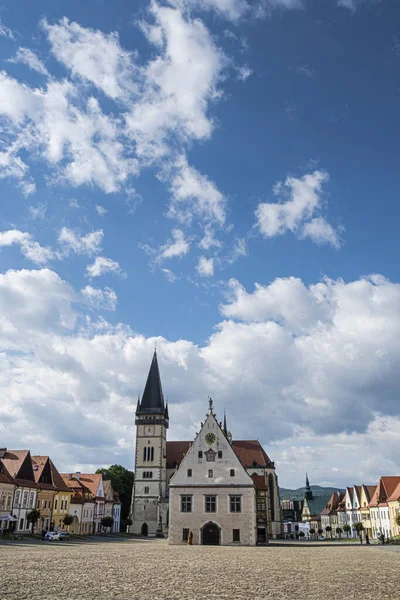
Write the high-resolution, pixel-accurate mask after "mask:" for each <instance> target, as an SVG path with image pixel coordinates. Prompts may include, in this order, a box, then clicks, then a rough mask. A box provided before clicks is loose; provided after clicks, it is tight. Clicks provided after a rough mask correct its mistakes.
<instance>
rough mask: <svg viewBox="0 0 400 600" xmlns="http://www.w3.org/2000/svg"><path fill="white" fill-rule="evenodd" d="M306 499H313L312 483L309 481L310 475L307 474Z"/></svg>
mask: <svg viewBox="0 0 400 600" xmlns="http://www.w3.org/2000/svg"><path fill="white" fill-rule="evenodd" d="M304 498H306V499H307V500H312V499H313V493H312V489H311V487H310V482H309V481H308V473H306V491H305V493H304Z"/></svg>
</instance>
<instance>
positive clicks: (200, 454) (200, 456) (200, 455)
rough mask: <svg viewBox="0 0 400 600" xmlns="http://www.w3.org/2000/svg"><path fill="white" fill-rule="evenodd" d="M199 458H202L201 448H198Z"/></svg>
mask: <svg viewBox="0 0 400 600" xmlns="http://www.w3.org/2000/svg"><path fill="white" fill-rule="evenodd" d="M198 456H199V458H203V452H202V451H201V450H199V455H198Z"/></svg>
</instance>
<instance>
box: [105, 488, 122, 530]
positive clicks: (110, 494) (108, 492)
mask: <svg viewBox="0 0 400 600" xmlns="http://www.w3.org/2000/svg"><path fill="white" fill-rule="evenodd" d="M103 489H104V497H105V507H104V516H105V517H112V518H113V519H114V523H113V526H112V532H113V533H119V530H120V522H121V501H120V499H119V495H118V493H117V492H116V491H114V489H113V487H112V485H111V481H110V480H109V479H106V480H104V481H103Z"/></svg>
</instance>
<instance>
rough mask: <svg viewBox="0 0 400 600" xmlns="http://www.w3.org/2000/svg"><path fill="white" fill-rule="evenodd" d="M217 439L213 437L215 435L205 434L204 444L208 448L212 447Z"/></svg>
mask: <svg viewBox="0 0 400 600" xmlns="http://www.w3.org/2000/svg"><path fill="white" fill-rule="evenodd" d="M216 439H217V438H216V437H215V435H214V434H213V433H211V432H210V433H207V435H206V444H208V445H209V446H212V445H213V444H214V442H215V440H216Z"/></svg>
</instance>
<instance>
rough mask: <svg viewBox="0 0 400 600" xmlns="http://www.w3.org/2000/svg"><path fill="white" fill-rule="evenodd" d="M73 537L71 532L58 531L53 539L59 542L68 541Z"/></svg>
mask: <svg viewBox="0 0 400 600" xmlns="http://www.w3.org/2000/svg"><path fill="white" fill-rule="evenodd" d="M70 538H71V536H70V535H69V533H67V532H66V531H60V532H59V533H56V535H55V536H53V538H52V539H53V540H57V541H58V542H67V541H68V540H69V539H70Z"/></svg>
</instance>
